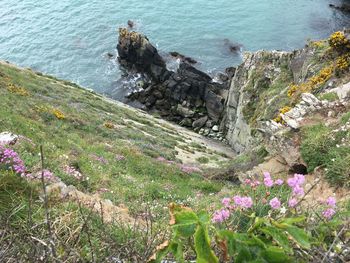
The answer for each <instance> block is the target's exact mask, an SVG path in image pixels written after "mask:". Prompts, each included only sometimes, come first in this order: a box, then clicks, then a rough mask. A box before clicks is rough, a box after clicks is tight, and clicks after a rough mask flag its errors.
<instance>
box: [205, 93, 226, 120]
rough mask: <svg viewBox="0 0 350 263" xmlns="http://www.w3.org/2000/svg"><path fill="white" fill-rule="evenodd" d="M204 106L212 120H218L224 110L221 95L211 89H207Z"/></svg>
mask: <svg viewBox="0 0 350 263" xmlns="http://www.w3.org/2000/svg"><path fill="white" fill-rule="evenodd" d="M205 107H206V109H207V111H208V116H209V117H210V118H211V119H213V120H214V121H218V120H219V119H220V117H221V114H222V112H223V110H224V104H223V102H222V97H220V96H218V95H216V94H215V93H214V92H212V91H207V93H206V96H205Z"/></svg>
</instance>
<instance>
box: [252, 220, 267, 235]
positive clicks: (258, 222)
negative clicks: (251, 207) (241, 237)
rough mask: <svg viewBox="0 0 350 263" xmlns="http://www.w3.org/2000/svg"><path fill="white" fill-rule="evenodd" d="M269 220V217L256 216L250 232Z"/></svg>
mask: <svg viewBox="0 0 350 263" xmlns="http://www.w3.org/2000/svg"><path fill="white" fill-rule="evenodd" d="M266 222H267V219H265V218H261V217H256V218H255V220H254V224H253V225H252V226H251V227H250V228H249V229H248V232H252V231H254V230H255V229H256V228H259V227H260V226H261V225H262V224H265V223H266Z"/></svg>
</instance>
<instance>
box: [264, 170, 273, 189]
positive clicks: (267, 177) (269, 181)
mask: <svg viewBox="0 0 350 263" xmlns="http://www.w3.org/2000/svg"><path fill="white" fill-rule="evenodd" d="M264 184H265V186H267V187H272V186H273V180H272V179H271V175H270V173H269V172H264Z"/></svg>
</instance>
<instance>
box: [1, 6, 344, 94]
mask: <svg viewBox="0 0 350 263" xmlns="http://www.w3.org/2000/svg"><path fill="white" fill-rule="evenodd" d="M340 2H341V1H340V0H211V1H210V0H172V1H171V0H147V1H146V0H118V1H117V0H114V1H112V0H59V1H54V0H0V59H2V60H8V61H10V62H13V63H16V64H18V65H20V66H24V67H31V68H33V69H34V70H38V71H42V72H44V73H48V74H52V75H54V76H57V77H59V78H64V79H67V80H71V81H73V82H76V83H78V84H80V85H83V86H85V87H88V88H92V89H94V90H95V91H97V92H100V93H109V91H111V90H118V88H119V85H120V81H118V80H119V79H120V76H121V71H120V69H119V66H118V63H117V61H116V59H115V58H116V55H117V54H116V49H115V47H116V45H117V40H118V34H117V29H118V28H119V27H122V26H125V25H126V22H127V20H132V21H134V23H135V29H136V30H138V31H140V32H143V33H144V34H146V35H147V36H148V38H149V39H150V40H151V42H152V43H153V44H154V45H156V46H157V48H158V49H159V50H160V51H161V52H162V53H163V54H165V53H166V52H169V51H178V52H180V53H182V54H184V55H186V56H190V57H193V58H194V59H196V60H197V61H198V64H197V67H198V68H200V69H202V70H205V71H207V72H208V73H209V74H212V73H214V72H217V71H221V70H223V69H224V68H225V67H228V66H234V65H237V64H238V63H240V61H241V54H240V52H231V51H230V50H229V45H230V43H232V44H235V45H238V46H241V47H242V49H243V50H247V51H255V50H259V49H267V50H272V49H277V50H292V49H296V48H300V47H302V46H303V45H304V44H305V43H306V41H307V39H320V38H325V37H327V36H328V35H329V34H330V33H331V32H332V31H335V30H338V29H342V28H343V27H344V26H349V25H350V19H349V17H347V16H345V15H344V14H341V13H340V12H339V11H335V10H333V9H332V8H330V7H329V4H330V3H332V4H339V3H340ZM108 53H111V54H113V55H114V58H112V59H111V58H110V56H108ZM115 94H118V92H117V93H115ZM124 95H125V94H124V92H120V93H119V95H117V99H120V100H123V96H124Z"/></svg>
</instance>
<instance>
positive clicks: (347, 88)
mask: <svg viewBox="0 0 350 263" xmlns="http://www.w3.org/2000/svg"><path fill="white" fill-rule="evenodd" d="M327 92H334V93H336V94H337V95H338V98H339V99H340V100H345V99H350V82H348V83H346V84H344V85H341V86H339V87H337V88H334V89H330V90H328V91H327Z"/></svg>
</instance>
